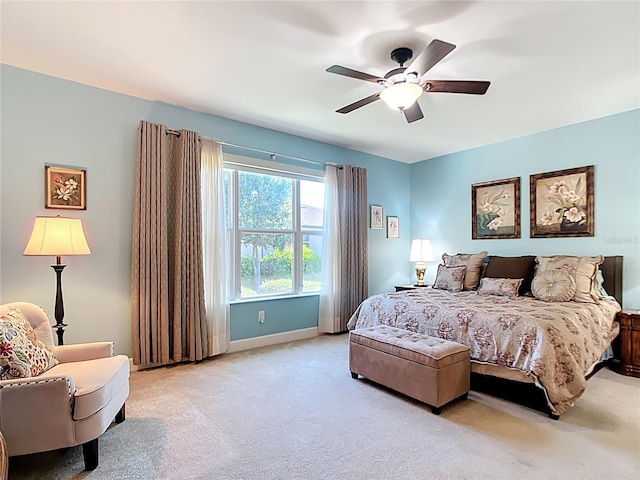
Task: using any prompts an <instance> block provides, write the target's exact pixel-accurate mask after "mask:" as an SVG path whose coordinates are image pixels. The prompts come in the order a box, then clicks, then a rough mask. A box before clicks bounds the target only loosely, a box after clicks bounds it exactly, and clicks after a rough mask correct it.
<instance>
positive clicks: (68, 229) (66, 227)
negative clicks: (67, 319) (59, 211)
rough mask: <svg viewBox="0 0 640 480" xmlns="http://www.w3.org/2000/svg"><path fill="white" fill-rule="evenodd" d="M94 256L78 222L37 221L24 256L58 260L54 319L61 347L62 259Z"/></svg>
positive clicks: (62, 308) (62, 310) (59, 218)
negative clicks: (72, 256)
mask: <svg viewBox="0 0 640 480" xmlns="http://www.w3.org/2000/svg"><path fill="white" fill-rule="evenodd" d="M90 253H91V250H89V245H88V244H87V240H86V238H85V237H84V230H83V229H82V221H81V220H80V219H79V218H66V217H60V216H57V217H36V219H35V222H34V224H33V231H32V232H31V237H30V238H29V242H28V243H27V247H26V248H25V249H24V253H23V254H24V255H39V256H53V257H56V264H55V265H51V268H53V269H54V270H55V272H56V306H55V318H56V324H55V325H53V328H55V329H56V334H57V335H58V345H64V341H63V338H62V337H63V336H64V327H66V326H67V325H66V324H65V323H64V322H63V319H64V303H63V301H62V270H64V267H66V265H63V264H62V262H61V257H62V256H63V255H88V254H90Z"/></svg>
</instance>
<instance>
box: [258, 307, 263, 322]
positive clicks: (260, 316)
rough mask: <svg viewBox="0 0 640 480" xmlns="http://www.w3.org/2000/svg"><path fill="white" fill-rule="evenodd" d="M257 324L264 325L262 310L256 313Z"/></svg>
mask: <svg viewBox="0 0 640 480" xmlns="http://www.w3.org/2000/svg"><path fill="white" fill-rule="evenodd" d="M258 322H259V323H264V310H260V311H259V312H258Z"/></svg>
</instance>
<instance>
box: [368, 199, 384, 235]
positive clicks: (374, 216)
mask: <svg viewBox="0 0 640 480" xmlns="http://www.w3.org/2000/svg"><path fill="white" fill-rule="evenodd" d="M369 210H370V211H369V216H370V221H371V223H370V228H373V229H375V230H382V229H383V228H384V222H383V218H384V217H383V215H382V207H381V206H379V205H371V208H370V209H369Z"/></svg>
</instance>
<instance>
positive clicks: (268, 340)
mask: <svg viewBox="0 0 640 480" xmlns="http://www.w3.org/2000/svg"><path fill="white" fill-rule="evenodd" d="M318 335H319V333H318V327H312V328H303V329H301V330H293V331H291V332H283V333H273V334H271V335H263V336H261V337H253V338H244V339H242V340H234V341H233V342H231V343H230V344H229V350H227V351H226V352H224V353H233V352H242V351H243V350H250V349H252V348H258V347H269V346H271V345H277V344H279V343H287V342H295V341H296V340H304V339H306V338H313V337H317V336H318ZM223 355H224V354H223ZM129 365H130V366H131V371H132V372H135V371H138V370H145V369H147V368H155V367H160V366H162V365H147V366H144V367H141V366H140V365H134V364H133V359H132V358H129Z"/></svg>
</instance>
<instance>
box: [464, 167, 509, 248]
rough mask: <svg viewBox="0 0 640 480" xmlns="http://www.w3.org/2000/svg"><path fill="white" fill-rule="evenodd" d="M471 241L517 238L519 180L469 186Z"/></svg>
mask: <svg viewBox="0 0 640 480" xmlns="http://www.w3.org/2000/svg"><path fill="white" fill-rule="evenodd" d="M471 238H472V239H473V240H478V239H490V238H520V177H513V178H505V179H503V180H494V181H491V182H484V183H474V184H473V185H471Z"/></svg>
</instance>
